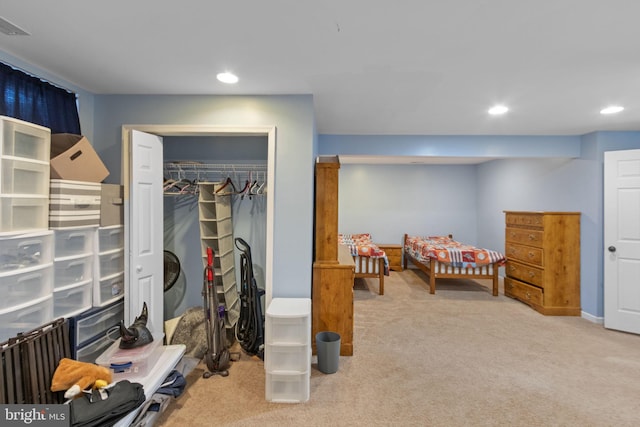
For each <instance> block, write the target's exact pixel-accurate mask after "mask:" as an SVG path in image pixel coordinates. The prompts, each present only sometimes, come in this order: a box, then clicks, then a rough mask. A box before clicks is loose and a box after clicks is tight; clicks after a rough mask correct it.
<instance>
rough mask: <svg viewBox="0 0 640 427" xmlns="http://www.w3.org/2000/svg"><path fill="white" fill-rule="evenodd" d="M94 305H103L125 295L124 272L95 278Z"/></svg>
mask: <svg viewBox="0 0 640 427" xmlns="http://www.w3.org/2000/svg"><path fill="white" fill-rule="evenodd" d="M94 283H95V286H94V288H93V305H94V307H102V306H103V305H107V304H110V303H112V302H113V301H115V300H117V299H119V298H122V297H123V296H124V272H123V273H120V274H115V275H112V276H108V277H104V278H100V279H97V278H96V279H94Z"/></svg>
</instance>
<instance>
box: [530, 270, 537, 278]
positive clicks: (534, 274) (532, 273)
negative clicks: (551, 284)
mask: <svg viewBox="0 0 640 427" xmlns="http://www.w3.org/2000/svg"><path fill="white" fill-rule="evenodd" d="M529 277H531V278H534V277H536V272H535V271H531V270H529Z"/></svg>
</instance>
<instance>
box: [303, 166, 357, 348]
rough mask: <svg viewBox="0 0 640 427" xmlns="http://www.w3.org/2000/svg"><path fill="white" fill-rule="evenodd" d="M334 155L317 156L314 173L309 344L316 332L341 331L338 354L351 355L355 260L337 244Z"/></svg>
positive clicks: (336, 173) (336, 179) (314, 346)
mask: <svg viewBox="0 0 640 427" xmlns="http://www.w3.org/2000/svg"><path fill="white" fill-rule="evenodd" d="M339 169H340V163H339V162H338V159H337V157H329V158H323V157H321V158H319V159H318V162H317V163H316V175H315V229H314V241H315V245H314V248H315V255H314V262H313V279H312V290H311V331H312V337H311V346H312V351H313V354H316V351H317V349H316V340H315V336H316V334H317V333H318V332H322V331H331V332H337V333H338V334H340V355H341V356H352V355H353V280H354V278H355V264H354V262H353V257H352V256H351V254H350V253H349V249H348V248H347V247H346V246H343V245H338V172H339Z"/></svg>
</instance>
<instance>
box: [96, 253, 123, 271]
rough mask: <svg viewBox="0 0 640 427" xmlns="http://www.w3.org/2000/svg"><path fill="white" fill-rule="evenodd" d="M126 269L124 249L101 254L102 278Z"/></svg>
mask: <svg viewBox="0 0 640 427" xmlns="http://www.w3.org/2000/svg"><path fill="white" fill-rule="evenodd" d="M123 271H124V249H119V250H116V251H111V252H107V253H104V254H102V253H101V254H100V278H103V277H107V276H111V275H113V274H117V273H121V272H123Z"/></svg>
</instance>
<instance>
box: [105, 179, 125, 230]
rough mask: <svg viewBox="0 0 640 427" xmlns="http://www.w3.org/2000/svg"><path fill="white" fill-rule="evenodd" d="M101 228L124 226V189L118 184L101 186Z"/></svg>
mask: <svg viewBox="0 0 640 427" xmlns="http://www.w3.org/2000/svg"><path fill="white" fill-rule="evenodd" d="M101 191H102V193H101V195H100V226H101V227H108V226H110V225H121V224H124V187H123V186H122V185H118V184H101Z"/></svg>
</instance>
